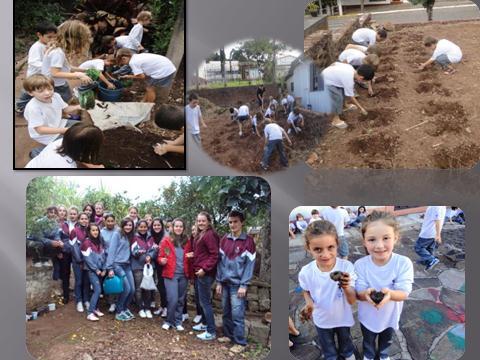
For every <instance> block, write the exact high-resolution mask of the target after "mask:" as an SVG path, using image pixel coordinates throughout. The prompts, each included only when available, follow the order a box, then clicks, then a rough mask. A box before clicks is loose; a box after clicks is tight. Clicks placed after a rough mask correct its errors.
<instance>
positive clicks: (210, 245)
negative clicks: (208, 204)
mask: <svg viewBox="0 0 480 360" xmlns="http://www.w3.org/2000/svg"><path fill="white" fill-rule="evenodd" d="M197 228H198V234H197V236H196V237H195V240H194V243H193V247H194V248H193V252H194V254H195V255H194V257H193V270H194V273H195V278H196V279H197V282H198V284H197V287H198V297H199V300H200V305H201V307H202V309H203V315H204V316H203V318H204V320H205V322H206V323H207V325H204V324H201V323H200V324H198V325H195V326H194V327H193V330H195V331H204V332H203V333H201V334H199V335H197V337H198V338H199V339H200V340H214V339H215V338H216V329H215V318H214V316H213V308H212V300H211V296H210V295H211V288H212V283H213V281H214V280H215V273H216V268H217V262H218V247H219V240H220V239H219V237H218V235H217V233H216V232H215V230H214V229H213V226H212V218H211V216H210V214H209V213H207V212H205V211H202V212H200V213H199V214H198V216H197Z"/></svg>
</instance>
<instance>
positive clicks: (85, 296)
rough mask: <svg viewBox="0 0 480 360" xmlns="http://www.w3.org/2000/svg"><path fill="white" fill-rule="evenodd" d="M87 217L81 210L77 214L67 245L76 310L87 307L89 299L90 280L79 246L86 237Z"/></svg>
mask: <svg viewBox="0 0 480 360" xmlns="http://www.w3.org/2000/svg"><path fill="white" fill-rule="evenodd" d="M89 222H90V221H89V217H88V215H87V214H86V213H84V212H82V213H80V214H79V215H78V223H77V226H75V227H74V228H73V229H72V231H71V232H70V241H69V245H70V247H71V253H72V268H73V274H74V275H75V290H74V292H75V301H76V302H77V311H78V312H83V311H84V307H83V305H84V304H85V307H86V308H87V309H88V306H89V305H90V304H89V303H88V301H89V299H90V280H89V276H88V271H87V270H86V268H85V265H84V260H83V257H82V253H81V250H80V249H81V246H82V244H83V242H84V241H85V239H86V237H87V226H88V224H89Z"/></svg>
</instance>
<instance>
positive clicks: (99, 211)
mask: <svg viewBox="0 0 480 360" xmlns="http://www.w3.org/2000/svg"><path fill="white" fill-rule="evenodd" d="M94 209H95V214H94V215H93V219H94V222H95V224H97V225H98V226H99V227H100V230H101V229H102V228H103V227H104V223H103V213H104V211H105V210H104V207H103V203H102V202H101V201H97V202H96V203H95V205H94Z"/></svg>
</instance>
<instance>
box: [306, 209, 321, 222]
mask: <svg viewBox="0 0 480 360" xmlns="http://www.w3.org/2000/svg"><path fill="white" fill-rule="evenodd" d="M311 215H312V217H311V218H310V221H309V222H308V224H309V225H310V224H311V223H312V222H314V221H317V220H322V218H321V217H320V211H318V210H317V209H313V210H312V212H311Z"/></svg>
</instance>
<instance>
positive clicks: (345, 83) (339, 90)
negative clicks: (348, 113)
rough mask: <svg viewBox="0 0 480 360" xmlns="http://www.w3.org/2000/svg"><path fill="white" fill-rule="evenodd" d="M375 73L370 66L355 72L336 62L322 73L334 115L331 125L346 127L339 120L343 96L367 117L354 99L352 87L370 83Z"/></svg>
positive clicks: (345, 124) (359, 68)
mask: <svg viewBox="0 0 480 360" xmlns="http://www.w3.org/2000/svg"><path fill="white" fill-rule="evenodd" d="M374 75H375V72H374V70H373V68H372V67H371V66H370V65H361V66H359V67H358V69H357V70H355V69H354V68H353V67H352V66H351V65H349V64H343V63H339V62H336V63H334V64H333V65H330V66H329V67H327V68H326V69H324V70H323V71H322V76H323V80H324V82H325V86H326V88H327V91H328V92H329V95H330V100H331V103H332V113H334V114H335V116H334V117H333V120H332V125H333V126H335V127H337V128H339V129H345V128H346V127H347V126H348V125H347V123H346V122H345V121H343V120H341V119H340V114H342V112H343V102H344V100H345V96H346V97H348V98H349V99H350V100H351V101H352V102H353V103H354V104H355V105H356V106H357V107H358V108H359V109H360V111H361V113H362V114H363V115H367V114H368V113H367V111H366V110H365V109H364V108H363V107H362V105H360V103H359V102H358V100H357V99H355V93H354V86H355V80H356V81H370V80H372V79H373V77H374Z"/></svg>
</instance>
